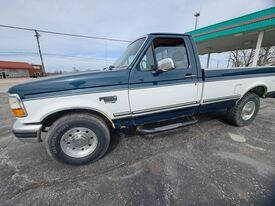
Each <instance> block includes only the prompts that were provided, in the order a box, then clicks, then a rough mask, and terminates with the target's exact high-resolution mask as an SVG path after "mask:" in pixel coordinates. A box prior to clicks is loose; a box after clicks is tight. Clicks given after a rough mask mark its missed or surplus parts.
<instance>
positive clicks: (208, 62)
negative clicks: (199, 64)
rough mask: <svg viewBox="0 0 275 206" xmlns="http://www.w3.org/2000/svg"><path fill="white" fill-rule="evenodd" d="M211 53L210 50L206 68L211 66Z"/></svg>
mask: <svg viewBox="0 0 275 206" xmlns="http://www.w3.org/2000/svg"><path fill="white" fill-rule="evenodd" d="M210 55H211V53H210V52H209V53H208V56H207V64H206V68H209V64H210Z"/></svg>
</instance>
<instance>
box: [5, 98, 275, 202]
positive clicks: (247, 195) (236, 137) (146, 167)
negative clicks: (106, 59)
mask: <svg viewBox="0 0 275 206" xmlns="http://www.w3.org/2000/svg"><path fill="white" fill-rule="evenodd" d="M261 107H262V108H261V110H260V114H259V115H258V117H257V118H256V120H255V121H254V123H253V124H252V125H250V126H248V127H243V128H237V127H233V126H231V125H228V124H227V123H226V122H225V121H224V116H223V114H222V113H221V114H212V115H208V116H202V117H200V122H199V123H198V124H196V125H192V126H188V127H184V128H180V129H176V130H173V131H169V132H163V133H160V134H154V135H146V136H144V135H140V134H138V133H136V132H135V131H134V130H124V131H123V132H116V133H113V134H112V142H111V147H110V149H109V151H108V154H107V155H105V157H104V158H103V159H101V160H99V161H98V162H96V163H94V164H89V165H85V166H80V167H74V166H68V165H63V164H61V163H58V162H56V161H53V160H52V159H50V157H48V155H47V153H46V150H45V148H44V146H43V144H30V143H21V142H19V141H18V140H16V139H15V137H14V136H13V135H12V134H11V132H10V125H11V123H12V118H11V116H10V114H9V113H8V112H7V111H8V105H7V99H6V94H3V93H2V94H0V108H1V110H0V115H1V116H0V117H1V119H0V180H1V181H0V204H1V205H50V204H51V205H52V204H55V205H61V204H62V205H76V204H85V205H88V204H89V205H150V206H151V205H232V204H234V205H236V204H237V205H275V150H274V148H275V99H271V100H264V101H262V105H261Z"/></svg>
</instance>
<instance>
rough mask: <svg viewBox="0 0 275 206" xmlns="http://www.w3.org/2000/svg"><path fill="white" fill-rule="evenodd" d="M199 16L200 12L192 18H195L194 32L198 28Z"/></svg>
mask: <svg viewBox="0 0 275 206" xmlns="http://www.w3.org/2000/svg"><path fill="white" fill-rule="evenodd" d="M200 15H201V14H200V12H196V13H195V14H194V17H195V18H196V21H195V30H196V29H197V26H198V18H199V16H200Z"/></svg>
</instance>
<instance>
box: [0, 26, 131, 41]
mask: <svg viewBox="0 0 275 206" xmlns="http://www.w3.org/2000/svg"><path fill="white" fill-rule="evenodd" d="M0 27H4V28H9V29H19V30H25V31H33V32H35V31H37V32H42V33H47V34H54V35H63V36H72V37H81V38H87V39H97V40H107V41H116V42H125V43H130V42H131V41H129V40H124V39H113V38H106V37H95V36H87V35H81V34H70V33H63V32H55V31H48V30H40V29H32V28H27V27H18V26H10V25H3V24H0Z"/></svg>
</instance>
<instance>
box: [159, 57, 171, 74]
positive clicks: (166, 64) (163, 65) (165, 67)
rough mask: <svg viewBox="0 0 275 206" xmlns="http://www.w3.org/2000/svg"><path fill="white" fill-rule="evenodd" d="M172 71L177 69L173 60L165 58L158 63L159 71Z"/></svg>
mask: <svg viewBox="0 0 275 206" xmlns="http://www.w3.org/2000/svg"><path fill="white" fill-rule="evenodd" d="M172 69H175V64H174V61H173V59H171V58H165V59H162V60H160V61H158V70H159V71H162V72H167V71H170V70H172Z"/></svg>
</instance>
